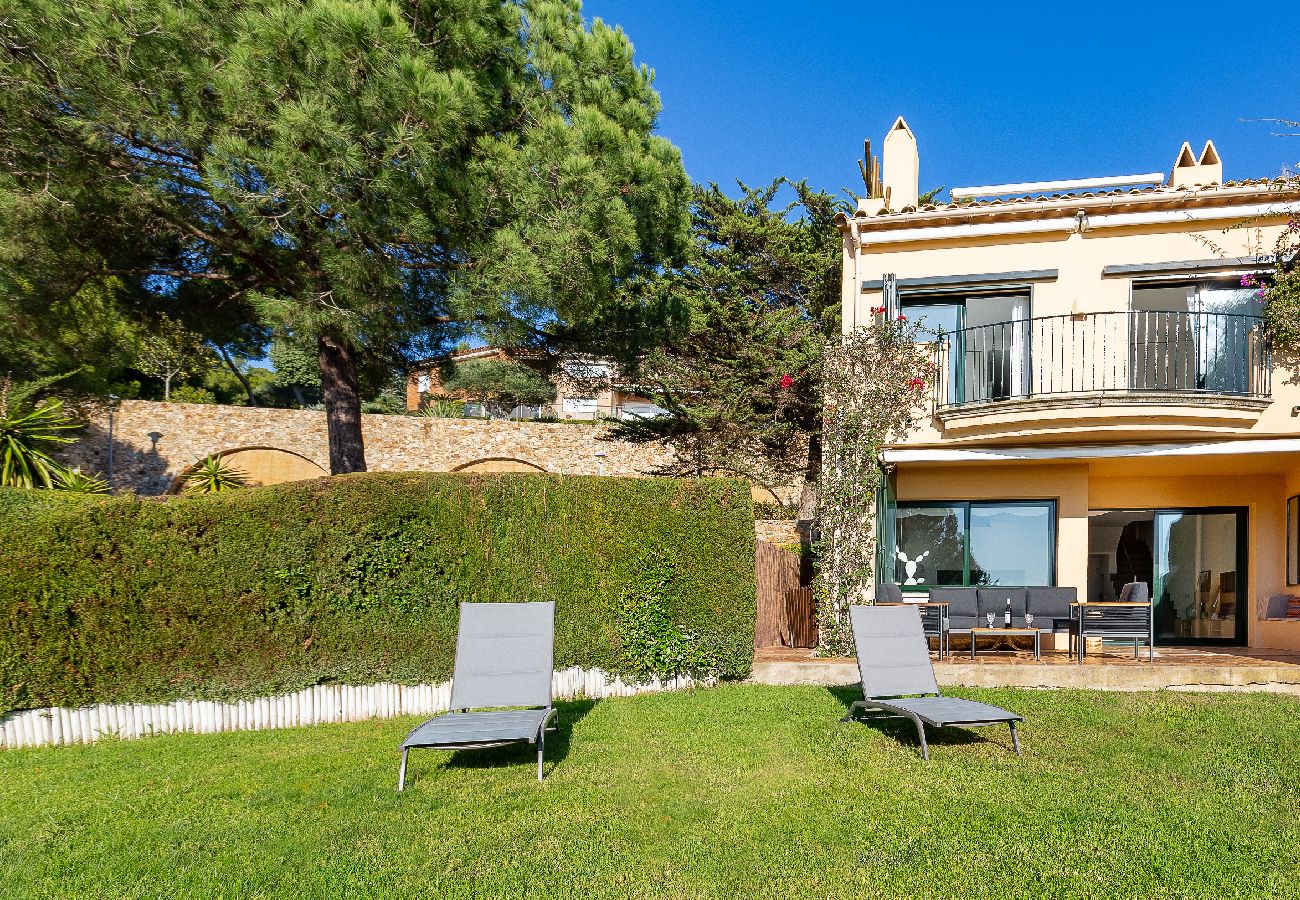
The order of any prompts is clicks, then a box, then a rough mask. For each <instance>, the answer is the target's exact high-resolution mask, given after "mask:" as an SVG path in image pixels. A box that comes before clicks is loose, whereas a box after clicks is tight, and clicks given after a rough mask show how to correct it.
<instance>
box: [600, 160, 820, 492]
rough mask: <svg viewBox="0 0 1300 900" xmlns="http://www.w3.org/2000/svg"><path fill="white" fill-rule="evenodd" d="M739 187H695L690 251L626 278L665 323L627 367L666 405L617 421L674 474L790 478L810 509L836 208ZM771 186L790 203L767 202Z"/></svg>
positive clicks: (804, 196) (774, 482)
mask: <svg viewBox="0 0 1300 900" xmlns="http://www.w3.org/2000/svg"><path fill="white" fill-rule="evenodd" d="M740 187H741V195H740V197H739V198H736V199H732V198H730V197H728V196H727V195H726V194H725V193H724V192H723V191H722V190H720V189H719V188H718V186H717V185H712V184H711V185H709V186H707V187H699V188H697V189H696V191H695V198H694V203H693V205H692V232H693V236H694V242H693V248H692V251H691V254H690V258H689V260H688V261H687V262H686V264H685V265H683V266H681V267H677V268H673V269H668V270H665V271H663V272H661V273H657V274H656V275H654V276H652V277H650V278H647V279H639V280H638V281H636V282H634V283H632V284H630V285H629V286H628V287H627V290H629V291H631V292H635V293H636V294H638V295H642V296H643V298H644V299H643V300H642V304H643V305H645V306H647V307H650V306H658V307H660V308H662V309H665V310H668V311H669V313H668V315H669V317H670V318H672V319H673V320H674V321H675V323H676V325H675V328H674V329H673V330H672V332H671V336H670V337H669V339H668V340H667V341H666V342H665V343H663V345H661V346H659V347H655V348H653V349H651V350H650V351H649V352H648V353H645V354H644V355H643V356H642V357H641V358H640V359H639V360H630V361H628V363H627V365H628V366H629V367H631V369H632V377H633V379H634V380H635V381H637V383H638V391H640V392H642V393H646V394H648V395H649V396H650V397H651V398H652V399H654V401H655V402H656V403H657V404H658V405H659V406H661V407H663V408H664V409H666V410H668V413H669V414H668V415H667V416H663V417H660V418H655V419H644V420H639V421H631V422H625V423H622V424H621V425H620V426H619V429H618V430H619V431H620V432H621V434H622V435H623V436H624V437H627V438H630V439H632V440H641V441H663V442H665V443H666V444H668V445H669V446H672V447H673V448H674V449H675V450H676V451H677V453H676V455H677V459H678V462H677V463H676V465H675V466H674V467H673V468H672V470H671V471H672V473H674V474H683V475H705V474H711V473H715V472H730V473H735V474H740V475H744V476H745V477H748V478H750V479H752V480H753V481H756V482H758V483H760V484H763V485H766V486H769V487H774V486H781V485H786V484H789V483H790V482H791V481H794V480H796V479H798V478H800V477H802V478H803V479H804V482H805V485H806V487H807V490H806V491H805V494H806V497H805V498H804V501H803V503H804V505H805V506H809V505H810V504H811V503H812V489H813V485H814V484H815V482H816V481H817V478H818V473H819V471H820V466H821V458H820V454H821V447H820V435H821V417H822V399H821V385H820V377H821V359H822V353H823V350H824V349H825V347H826V343H827V341H829V340H832V339H837V338H838V335H839V330H840V259H841V249H840V236H839V232H838V231H837V229H836V228H835V225H834V217H835V215H836V213H838V212H840V211H841V210H842V209H843V208H844V205H843V203H842V202H841V201H838V200H836V198H835V197H833V196H831V195H829V194H825V193H822V192H819V191H815V190H812V189H811V188H809V187H808V186H807V184H805V183H803V182H790V181H788V180H786V179H783V178H779V179H777V180H775V181H773V182H772V183H771V184H769V185H766V186H763V187H756V188H755V187H748V186H746V185H743V184H742V185H740ZM783 187H788V188H790V189H792V190H793V192H794V194H795V200H794V201H793V202H792V203H790V204H789V205H784V206H777V205H774V204H775V200H776V197H777V194H778V192H779V191H781V189H782V188H783ZM804 512H805V513H806V514H808V515H810V514H811V510H810V509H807V510H805V511H804Z"/></svg>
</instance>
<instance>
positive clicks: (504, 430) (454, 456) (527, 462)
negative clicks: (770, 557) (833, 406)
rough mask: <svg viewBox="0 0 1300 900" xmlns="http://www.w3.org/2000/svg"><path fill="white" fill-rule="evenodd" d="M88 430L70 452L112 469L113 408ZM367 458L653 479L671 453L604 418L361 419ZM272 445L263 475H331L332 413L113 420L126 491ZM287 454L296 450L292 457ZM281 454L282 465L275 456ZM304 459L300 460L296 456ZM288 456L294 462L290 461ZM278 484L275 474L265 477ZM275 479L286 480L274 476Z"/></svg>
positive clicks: (99, 412)
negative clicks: (621, 432) (614, 433)
mask: <svg viewBox="0 0 1300 900" xmlns="http://www.w3.org/2000/svg"><path fill="white" fill-rule="evenodd" d="M81 414H82V418H83V419H84V420H86V421H88V423H89V424H88V427H87V428H86V429H85V431H83V432H82V434H81V439H80V440H79V441H78V442H77V443H76V444H74V445H72V446H71V447H70V448H69V449H68V451H67V452H65V453H64V454H63V461H64V462H66V463H67V464H69V465H78V466H81V468H82V469H83V470H84V471H88V472H98V473H106V472H107V470H108V444H109V441H108V411H107V409H105V408H102V407H89V408H84V409H83V410H82V411H81ZM361 429H362V434H363V436H364V440H365V445H366V464H367V467H368V468H369V469H370V470H371V471H375V472H399V471H419V472H450V471H456V470H460V469H465V468H472V469H474V470H477V471H494V470H495V471H508V470H521V471H527V470H535V471H543V472H553V473H556V474H562V475H631V476H643V475H651V474H653V473H654V472H655V470H656V469H658V468H659V467H660V466H662V465H664V464H665V463H667V462H668V461H669V460H670V458H671V456H670V453H669V452H668V451H667V450H665V449H664V448H663V447H661V446H658V445H654V444H630V443H626V442H624V441H616V440H610V439H609V437H608V431H607V429H606V428H605V427H604V426H602V425H598V424H587V423H582V424H567V423H566V424H560V423H541V422H508V421H499V420H492V421H488V420H482V419H434V418H423V417H417V416H380V415H364V416H362V417H361ZM252 448H270V449H271V450H273V451H281V452H279V453H274V452H273V453H262V454H252V453H246V454H244V455H241V457H240V459H246V460H250V461H252V460H253V458H254V457H260V458H261V459H259V461H257V462H256V464H255V466H254V468H256V469H258V470H259V471H263V470H266V471H269V470H275V471H289V470H294V469H295V467H296V470H297V471H298V472H300V473H301V474H300V475H299V476H298V477H303V475H310V474H317V470H319V474H325V473H327V472H328V471H329V449H328V443H327V440H326V435H325V413H323V412H316V411H312V410H296V409H261V408H256V407H243V406H217V405H212V404H197V403H155V402H152V401H146V400H124V401H122V403H121V404H120V405H119V406H118V408H117V410H116V412H115V413H114V416H113V482H114V486H115V487H116V488H117V489H118V490H122V491H126V490H129V491H135V492H137V493H140V494H162V493H166V492H167V491H168V490H169V489H170V488H171V487H172V486H173V485H174V484H175V483H176V480H177V479H178V478H179V477H180V476H181V475H182V474H184V473H185V472H186V471H187V470H189V469H190V468H191V467H192V466H193V465H194V464H195V463H197V462H198V461H199V460H201V459H203V458H204V457H205V456H208V455H209V454H213V453H222V454H230V453H232V452H233V451H238V450H246V451H247V450H250V449H252ZM289 454H292V456H290V455H289ZM274 457H279V458H280V462H279V463H278V464H277V463H276V462H275V461H274V459H272V460H270V461H267V458H274ZM295 457H297V459H295ZM285 461H288V462H289V463H291V464H290V465H285V464H284V462H285ZM267 480H272V479H267ZM274 480H284V479H283V478H276V479H274Z"/></svg>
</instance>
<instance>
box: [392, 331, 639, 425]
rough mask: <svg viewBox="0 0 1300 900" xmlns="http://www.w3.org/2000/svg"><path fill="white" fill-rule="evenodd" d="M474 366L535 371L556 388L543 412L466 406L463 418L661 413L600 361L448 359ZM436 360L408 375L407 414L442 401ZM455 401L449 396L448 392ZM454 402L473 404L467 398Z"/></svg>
mask: <svg viewBox="0 0 1300 900" xmlns="http://www.w3.org/2000/svg"><path fill="white" fill-rule="evenodd" d="M475 360H513V361H515V362H520V363H523V364H524V365H526V366H529V367H530V368H533V369H536V370H537V371H538V372H540V373H541V374H543V375H545V376H546V377H547V378H548V379H550V381H551V382H552V383H553V384H554V385H555V402H554V403H553V404H549V405H548V406H544V407H516V408H515V409H513V410H495V409H482V408H480V405H479V404H477V403H473V402H470V403H467V404H466V415H471V416H485V415H493V414H494V413H496V414H499V415H500V417H502V418H516V419H538V418H548V419H549V418H554V419H572V420H582V421H594V420H596V419H633V418H652V417H654V416H658V415H662V414H663V412H664V411H663V410H662V409H661V408H660V407H658V406H656V405H655V404H654V402H653V401H651V400H650V399H648V398H646V397H643V396H641V395H639V394H637V393H636V392H635V391H634V390H632V389H631V387H630V386H629V385H626V384H624V383H622V382H621V381H620V380H619V378H618V371H617V368H616V367H615V366H614V365H613V364H612V363H610V362H608V361H605V360H599V359H564V360H556V359H554V358H553V357H551V356H549V355H547V354H544V353H538V352H535V351H521V350H511V349H508V348H504V347H475V348H472V349H468V350H460V351H457V352H455V353H453V354H452V355H451V361H452V362H454V363H460V364H463V363H468V362H473V361H475ZM440 362H441V360H431V361H427V362H425V363H422V364H420V365H418V366H416V367H415V368H413V369H412V370H411V371H410V372H409V373H408V374H407V381H406V408H407V409H409V410H411V411H413V412H414V411H416V410H419V409H422V408H423V407H424V405H425V404H426V403H428V402H429V400H430V398H434V397H440V396H446V395H447V394H448V393H449V392H447V391H444V390H443V388H442V383H441V376H440V374H439V363H440ZM451 393H452V394H453V395H454V392H451ZM456 396H458V399H462V400H469V401H472V398H470V397H468V396H459V395H456Z"/></svg>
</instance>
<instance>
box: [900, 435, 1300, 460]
mask: <svg viewBox="0 0 1300 900" xmlns="http://www.w3.org/2000/svg"><path fill="white" fill-rule="evenodd" d="M1273 453H1300V438H1266V439H1262V440H1239V441H1204V442H1201V443H1194V444H1190V443H1188V444H1093V445H1079V446H1059V445H1052V446H1046V447H918V448H916V449H911V448H902V447H900V448H895V449H890V450H885V451H883V452H882V453H881V454H880V458H881V460H882V461H883V462H885V463H889V464H899V463H1006V462H1021V461H1038V462H1045V461H1062V462H1068V461H1079V462H1086V461H1088V460H1094V459H1160V458H1178V457H1196V456H1251V455H1264V454H1273Z"/></svg>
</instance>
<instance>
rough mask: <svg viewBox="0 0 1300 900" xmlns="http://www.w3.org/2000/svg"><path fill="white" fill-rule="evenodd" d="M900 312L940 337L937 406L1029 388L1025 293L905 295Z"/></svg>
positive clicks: (1019, 394)
mask: <svg viewBox="0 0 1300 900" xmlns="http://www.w3.org/2000/svg"><path fill="white" fill-rule="evenodd" d="M902 307H903V312H905V313H906V314H907V315H908V317H910V318H911V319H913V320H914V321H919V322H920V323H921V325H922V326H923V327H924V328H925V329H927V331H929V332H930V333H931V334H933V335H936V336H941V337H940V351H941V354H940V358H941V359H942V360H945V361H944V362H943V363H941V366H942V369H943V374H944V375H945V376H946V384H945V385H944V388H943V390H942V391H941V393H940V405H941V406H946V405H950V404H962V403H980V402H984V401H988V400H1007V399H1009V398H1012V397H1023V396H1025V395H1027V394H1028V393H1029V377H1030V371H1031V365H1030V358H1029V355H1030V349H1029V343H1030V342H1029V332H1030V326H1029V295H1028V294H1015V293H1001V294H980V295H969V296H966V295H954V294H950V293H945V294H942V295H935V296H930V297H927V296H919V297H918V296H912V297H904V298H903V301H902Z"/></svg>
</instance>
